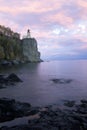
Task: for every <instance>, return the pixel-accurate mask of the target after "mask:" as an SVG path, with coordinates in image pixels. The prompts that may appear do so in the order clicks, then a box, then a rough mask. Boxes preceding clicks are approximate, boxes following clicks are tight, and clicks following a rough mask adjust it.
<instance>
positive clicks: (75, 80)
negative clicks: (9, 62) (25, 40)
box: [0, 60, 87, 106]
mask: <svg viewBox="0 0 87 130" xmlns="http://www.w3.org/2000/svg"><path fill="white" fill-rule="evenodd" d="M0 71H1V74H6V75H8V74H10V73H16V74H17V75H18V76H19V77H20V78H21V79H22V80H23V83H18V84H16V85H15V86H9V87H7V88H4V89H0V98H1V97H8V98H14V99H16V100H18V101H22V102H28V103H31V104H32V105H33V106H40V105H41V106H42V105H43V106H44V105H49V104H58V103H61V101H63V100H80V99H86V98H87V61H86V60H72V61H53V62H42V63H28V64H24V65H20V66H13V67H10V68H6V69H1V70H0ZM54 78H58V79H60V78H64V79H72V82H71V83H69V84H55V83H53V82H52V81H51V79H54Z"/></svg>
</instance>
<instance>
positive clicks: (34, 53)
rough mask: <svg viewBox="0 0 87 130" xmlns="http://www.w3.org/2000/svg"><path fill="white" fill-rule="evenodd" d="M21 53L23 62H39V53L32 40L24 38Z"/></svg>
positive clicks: (34, 40)
mask: <svg viewBox="0 0 87 130" xmlns="http://www.w3.org/2000/svg"><path fill="white" fill-rule="evenodd" d="M22 52H23V56H24V61H30V62H40V61H41V59H40V52H38V48H37V41H36V39H34V38H24V39H23V40H22Z"/></svg>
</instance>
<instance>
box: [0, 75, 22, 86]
mask: <svg viewBox="0 0 87 130" xmlns="http://www.w3.org/2000/svg"><path fill="white" fill-rule="evenodd" d="M18 82H22V80H21V79H20V78H19V77H18V76H17V75H16V74H14V73H12V74H10V75H8V76H5V75H0V88H6V87H7V86H10V85H15V83H18Z"/></svg>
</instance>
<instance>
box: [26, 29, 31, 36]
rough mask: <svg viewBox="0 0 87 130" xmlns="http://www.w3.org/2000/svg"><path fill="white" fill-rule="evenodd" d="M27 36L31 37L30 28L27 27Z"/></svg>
mask: <svg viewBox="0 0 87 130" xmlns="http://www.w3.org/2000/svg"><path fill="white" fill-rule="evenodd" d="M27 38H31V35H30V30H29V29H28V30H27Z"/></svg>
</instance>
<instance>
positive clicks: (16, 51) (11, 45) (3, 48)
mask: <svg viewBox="0 0 87 130" xmlns="http://www.w3.org/2000/svg"><path fill="white" fill-rule="evenodd" d="M1 61H11V62H13V61H18V62H40V61H41V59H40V53H39V52H38V48H37V41H36V40H35V39H34V38H25V39H22V40H20V39H18V38H13V37H8V36H5V35H0V63H1Z"/></svg>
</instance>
